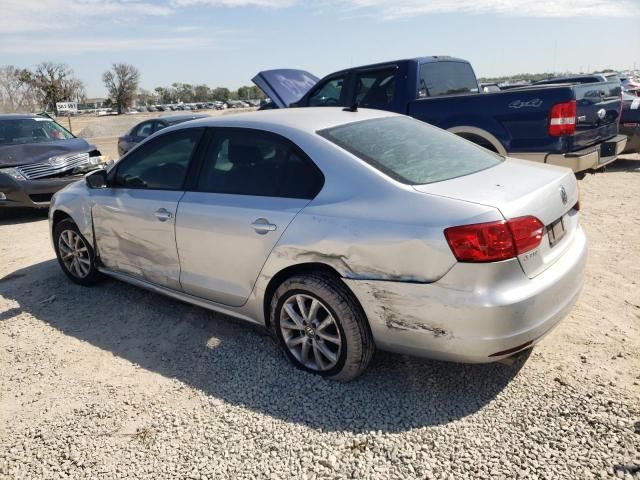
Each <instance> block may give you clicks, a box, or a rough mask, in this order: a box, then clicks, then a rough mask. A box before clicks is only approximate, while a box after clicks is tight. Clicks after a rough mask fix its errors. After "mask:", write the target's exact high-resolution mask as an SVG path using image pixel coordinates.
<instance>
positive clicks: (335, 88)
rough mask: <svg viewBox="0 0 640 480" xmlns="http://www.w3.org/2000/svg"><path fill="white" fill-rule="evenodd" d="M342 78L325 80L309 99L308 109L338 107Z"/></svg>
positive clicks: (342, 83)
mask: <svg viewBox="0 0 640 480" xmlns="http://www.w3.org/2000/svg"><path fill="white" fill-rule="evenodd" d="M343 85H344V77H337V78H332V79H331V80H327V81H326V82H325V83H324V84H323V85H321V86H320V87H319V88H318V89H317V90H316V91H315V92H314V93H313V94H312V95H311V97H309V106H310V107H331V106H335V105H340V104H341V103H340V100H341V97H342V87H343Z"/></svg>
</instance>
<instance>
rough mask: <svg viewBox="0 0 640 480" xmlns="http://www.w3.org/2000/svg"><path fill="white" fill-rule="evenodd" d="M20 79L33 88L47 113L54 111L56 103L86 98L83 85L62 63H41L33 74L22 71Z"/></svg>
mask: <svg viewBox="0 0 640 480" xmlns="http://www.w3.org/2000/svg"><path fill="white" fill-rule="evenodd" d="M21 79H22V81H23V82H25V83H26V84H28V85H30V86H31V87H32V88H33V90H34V92H35V94H36V96H37V98H38V101H39V103H40V104H41V105H42V107H44V108H45V109H46V110H49V111H55V109H56V103H58V102H63V101H82V100H83V99H84V98H85V97H86V91H85V88H84V84H83V83H82V81H81V80H79V79H78V78H76V77H75V75H74V73H73V70H72V69H71V68H69V66H67V65H65V64H64V63H53V62H42V63H41V64H39V65H37V66H36V68H35V70H34V71H33V72H31V71H29V70H23V71H22V72H21Z"/></svg>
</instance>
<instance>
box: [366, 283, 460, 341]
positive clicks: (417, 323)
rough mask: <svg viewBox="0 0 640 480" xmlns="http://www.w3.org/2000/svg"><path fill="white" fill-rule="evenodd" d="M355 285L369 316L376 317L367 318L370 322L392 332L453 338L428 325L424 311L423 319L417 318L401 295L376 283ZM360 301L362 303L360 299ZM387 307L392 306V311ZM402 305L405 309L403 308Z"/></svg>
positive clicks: (426, 312)
mask: <svg viewBox="0 0 640 480" xmlns="http://www.w3.org/2000/svg"><path fill="white" fill-rule="evenodd" d="M357 283H358V284H359V285H360V288H359V289H358V293H359V294H360V295H361V296H362V295H364V296H365V299H366V300H367V304H368V309H367V310H368V312H369V315H372V313H373V315H375V316H376V317H377V318H369V321H370V322H376V323H383V324H384V325H385V326H386V327H387V328H389V329H392V330H415V331H420V332H430V333H431V334H432V335H433V336H434V337H435V338H443V339H446V338H453V334H452V333H451V332H449V331H447V330H445V329H444V328H442V326H440V325H433V324H430V323H429V321H428V311H427V310H426V309H425V311H424V317H423V316H417V315H416V314H415V309H414V308H413V306H412V305H409V303H408V302H407V301H406V299H405V298H404V297H403V296H402V295H399V294H398V293H395V292H391V291H389V290H386V289H384V288H383V287H382V286H381V285H378V282H376V281H358V282H357ZM360 300H361V301H362V298H361V299H360ZM389 305H393V309H392V308H390V307H389ZM403 305H405V306H406V308H403ZM412 310H414V311H412Z"/></svg>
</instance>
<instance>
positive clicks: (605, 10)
mask: <svg viewBox="0 0 640 480" xmlns="http://www.w3.org/2000/svg"><path fill="white" fill-rule="evenodd" d="M337 3H339V4H341V6H342V7H343V13H344V12H348V13H349V14H351V15H358V14H361V15H367V16H369V15H370V16H376V17H379V18H382V19H385V20H394V19H399V18H408V17H415V16H420V15H428V14H438V13H461V14H474V15H478V14H498V15H503V16H511V17H555V18H562V17H571V18H580V17H627V16H638V15H640V12H639V8H638V4H637V0H337ZM326 4H327V5H329V4H333V5H335V4H336V0H329V1H328V2H326ZM325 12H326V9H325Z"/></svg>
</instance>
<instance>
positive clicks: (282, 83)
mask: <svg viewBox="0 0 640 480" xmlns="http://www.w3.org/2000/svg"><path fill="white" fill-rule="evenodd" d="M251 80H252V81H253V83H255V84H256V85H257V86H258V87H259V88H260V89H261V90H262V91H263V92H264V93H265V95H266V96H267V97H269V98H270V99H271V101H272V102H273V103H274V104H275V105H276V106H277V107H278V108H289V105H291V104H292V103H294V102H297V101H298V100H300V99H301V98H302V97H303V96H304V95H305V94H306V93H307V92H308V91H309V90H311V88H312V87H313V86H314V85H315V84H316V83H318V80H319V78H318V77H316V76H315V75H313V74H312V73H309V72H306V71H304V70H294V69H289V68H281V69H277V70H264V71H262V72H260V73H258V74H257V75H256V76H255V77H253V78H252V79H251Z"/></svg>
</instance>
